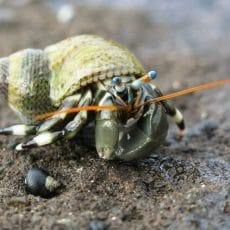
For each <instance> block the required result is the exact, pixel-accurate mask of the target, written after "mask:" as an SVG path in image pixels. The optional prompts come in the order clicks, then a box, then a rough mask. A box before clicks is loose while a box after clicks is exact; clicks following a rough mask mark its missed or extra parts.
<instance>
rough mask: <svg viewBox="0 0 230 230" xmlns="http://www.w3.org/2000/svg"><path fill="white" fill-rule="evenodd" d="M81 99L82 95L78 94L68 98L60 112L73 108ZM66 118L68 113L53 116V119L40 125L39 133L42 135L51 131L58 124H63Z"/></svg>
mask: <svg viewBox="0 0 230 230" xmlns="http://www.w3.org/2000/svg"><path fill="white" fill-rule="evenodd" d="M80 99H81V94H76V95H73V96H69V97H67V98H66V99H65V100H64V102H63V103H62V105H61V107H60V111H62V110H67V109H70V108H72V107H73V106H75V105H77V104H78V103H79V101H80ZM66 116H67V114H66V113H62V114H58V115H54V116H52V117H51V118H49V119H47V120H46V121H44V122H42V123H41V124H40V125H39V127H38V129H37V132H38V133H42V132H44V131H47V130H49V129H51V128H52V127H53V126H55V125H56V124H57V123H60V122H62V121H63V120H64V119H65V118H66Z"/></svg>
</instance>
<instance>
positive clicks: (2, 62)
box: [0, 49, 54, 123]
mask: <svg viewBox="0 0 230 230" xmlns="http://www.w3.org/2000/svg"><path fill="white" fill-rule="evenodd" d="M50 78H51V71H50V68H49V61H48V57H47V56H46V55H45V53H44V51H43V50H39V49H25V50H22V51H18V52H16V53H14V54H12V55H10V56H9V57H6V58H1V59H0V87H1V88H0V90H1V93H2V94H3V96H5V97H6V99H7V101H8V104H9V106H10V107H11V108H12V109H13V110H14V111H15V112H16V113H17V114H18V115H19V116H20V118H21V119H22V120H23V121H24V122H26V123H28V122H30V121H32V120H33V118H34V116H35V115H37V114H41V113H44V112H47V111H52V110H53V109H54V107H53V106H52V102H51V100H50V84H49V82H50Z"/></svg>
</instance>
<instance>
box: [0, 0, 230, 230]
mask: <svg viewBox="0 0 230 230" xmlns="http://www.w3.org/2000/svg"><path fill="white" fill-rule="evenodd" d="M83 33H88V34H98V35H101V36H103V37H105V38H107V39H113V40H117V41H118V42H120V43H122V44H124V45H126V46H127V47H128V48H129V49H130V50H131V51H132V52H134V53H135V54H136V56H137V57H138V58H139V59H140V61H141V62H142V63H143V65H144V67H145V68H146V71H148V70H151V69H155V70H157V72H158V78H157V79H156V80H154V81H155V82H156V85H157V86H158V87H159V88H160V89H161V90H162V91H163V92H164V93H170V92H173V91H176V90H182V89H185V88H188V87H192V86H195V85H199V84H202V83H207V82H211V81H217V80H221V79H226V78H229V77H230V76H229V75H230V74H229V73H230V44H229V40H230V1H229V0H189V1H185V0H177V1H172V0H164V1H162V0H122V1H118V0H84V1H83V0H82V1H81V0H0V56H8V55H10V54H11V53H13V52H16V51H18V50H22V49H24V48H41V49H43V48H44V47H46V46H48V45H50V44H54V43H55V42H58V41H61V40H63V39H65V38H67V37H70V36H75V35H79V34H83ZM170 102H172V103H173V104H174V105H176V106H177V107H178V108H179V109H180V110H181V111H182V112H183V114H184V117H185V121H186V125H187V135H186V137H185V138H184V140H183V141H181V142H178V141H177V140H175V138H174V137H175V130H176V126H175V125H174V124H173V122H171V119H169V121H170V122H171V125H170V131H169V135H168V138H167V141H166V144H165V145H164V146H163V147H162V149H161V150H159V151H158V150H157V151H154V152H153V153H154V155H152V156H150V157H149V158H148V159H145V160H143V161H138V162H135V163H133V164H131V163H130V164H124V163H123V164H122V163H117V162H105V161H102V160H100V159H99V158H98V157H97V154H96V152H95V150H94V149H93V150H91V149H87V148H83V147H79V146H77V145H76V143H75V142H74V141H73V142H71V143H65V142H63V143H61V145H60V144H59V145H58V144H56V143H55V144H54V145H52V146H51V147H50V146H49V147H47V146H45V147H44V148H36V149H32V150H31V151H29V152H26V153H25V154H16V153H15V152H14V151H13V150H12V148H13V146H15V143H16V141H19V140H18V139H17V138H13V137H5V136H0V226H1V227H2V228H3V229H31V228H34V229H107V228H99V227H100V226H101V225H98V222H93V223H92V222H91V221H92V220H94V219H96V220H97V219H99V220H101V221H102V222H99V224H104V226H105V223H106V224H108V225H110V226H111V229H138V230H142V229H143V230H144V229H153V228H154V227H156V228H157V227H158V228H157V229H229V214H230V203H229V187H230V186H229V178H230V155H229V152H230V136H229V135H230V120H229V114H230V90H229V84H228V85H225V86H221V87H217V88H214V89H209V90H206V91H201V92H197V93H194V94H190V95H185V96H182V97H179V98H175V99H172V100H171V101H170ZM18 122H19V119H18V117H16V115H14V113H12V111H11V110H10V109H9V107H8V105H7V104H6V103H4V102H2V100H0V127H3V126H6V125H10V124H16V123H18ZM20 140H21V139H20ZM31 167H39V168H43V169H45V170H48V171H49V172H50V173H51V174H52V175H54V176H55V177H56V178H57V179H59V180H60V181H61V182H62V183H63V184H64V185H65V186H66V187H65V188H64V189H63V190H62V192H61V194H60V195H58V196H57V197H54V198H53V199H50V200H41V199H39V198H37V197H33V196H28V195H26V194H25V190H24V187H23V180H24V179H23V178H24V176H25V173H26V172H27V170H28V169H30V168H31ZM89 225H90V226H91V228H89ZM54 226H56V228H55V227H54ZM60 226H61V227H60ZM63 226H64V227H63ZM95 226H99V227H97V228H96V227H95ZM1 227H0V228H1Z"/></svg>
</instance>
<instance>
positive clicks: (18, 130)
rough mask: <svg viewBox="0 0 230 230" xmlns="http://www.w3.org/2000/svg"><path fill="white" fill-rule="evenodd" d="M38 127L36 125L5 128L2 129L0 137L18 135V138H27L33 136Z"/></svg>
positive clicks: (0, 129)
mask: <svg viewBox="0 0 230 230" xmlns="http://www.w3.org/2000/svg"><path fill="white" fill-rule="evenodd" d="M36 128H37V126H35V125H24V124H19V125H12V126H9V127H5V128H0V135H17V136H26V135H33V134H35V133H36Z"/></svg>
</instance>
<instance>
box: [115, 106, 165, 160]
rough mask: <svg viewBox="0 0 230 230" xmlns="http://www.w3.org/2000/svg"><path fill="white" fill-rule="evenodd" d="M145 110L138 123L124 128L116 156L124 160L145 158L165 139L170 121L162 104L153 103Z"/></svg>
mask: <svg viewBox="0 0 230 230" xmlns="http://www.w3.org/2000/svg"><path fill="white" fill-rule="evenodd" d="M145 111H146V112H145V113H144V114H143V115H142V117H141V118H140V119H139V120H138V122H137V123H135V124H133V125H132V127H130V128H129V129H128V130H127V129H125V128H124V130H123V132H124V134H123V136H122V138H121V139H120V141H119V144H118V148H117V150H116V152H115V158H117V159H121V160H124V161H130V160H136V159H140V158H144V157H146V156H148V155H150V154H152V153H153V151H154V150H155V149H156V148H158V147H159V146H160V145H161V144H162V143H163V142H164V141H165V138H166V135H167V131H168V121H167V117H166V114H165V112H164V110H163V108H162V106H161V105H159V104H151V105H148V106H146V108H145Z"/></svg>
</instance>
